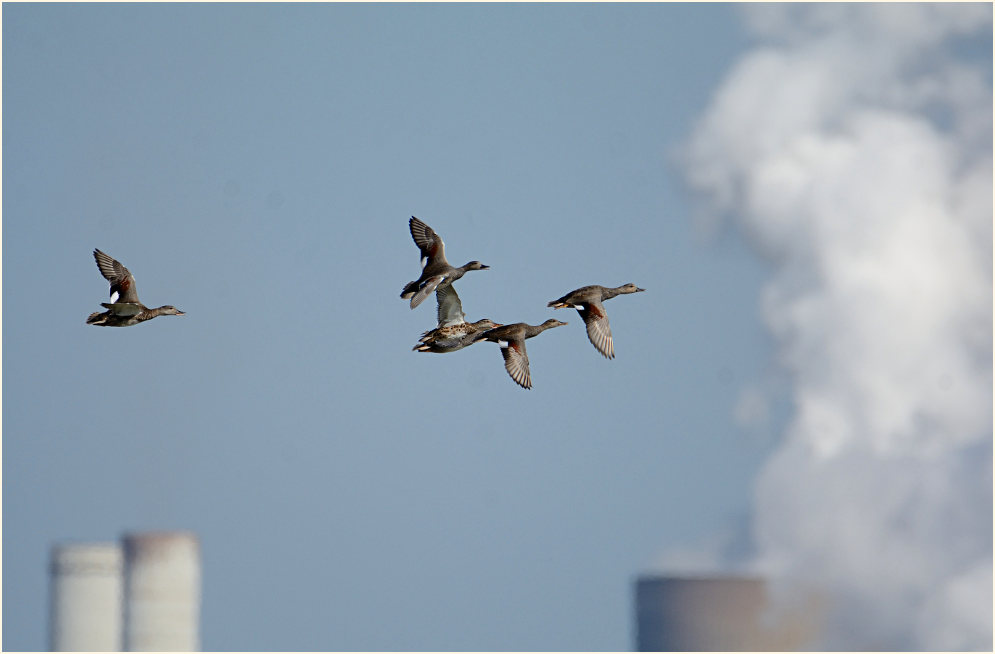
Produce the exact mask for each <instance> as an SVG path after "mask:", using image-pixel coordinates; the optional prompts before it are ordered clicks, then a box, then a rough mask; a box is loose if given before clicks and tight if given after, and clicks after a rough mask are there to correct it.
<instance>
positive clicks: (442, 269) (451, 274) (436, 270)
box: [401, 216, 490, 309]
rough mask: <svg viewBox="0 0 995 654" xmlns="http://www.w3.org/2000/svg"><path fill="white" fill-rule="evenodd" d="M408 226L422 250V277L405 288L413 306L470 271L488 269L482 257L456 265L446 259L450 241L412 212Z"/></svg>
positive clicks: (412, 236) (416, 243) (402, 294)
mask: <svg viewBox="0 0 995 654" xmlns="http://www.w3.org/2000/svg"><path fill="white" fill-rule="evenodd" d="M408 228H409V229H410V230H411V238H412V239H413V240H414V242H415V245H417V246H418V249H419V250H420V251H421V262H422V272H421V277H419V278H418V279H416V280H415V281H413V282H408V283H407V285H405V287H404V289H403V290H402V291H401V298H402V299H405V300H408V299H410V300H411V308H412V309H414V308H415V307H417V306H418V305H419V304H421V303H422V302H423V301H424V300H425V298H427V297H428V296H429V295H431V294H432V292H433V291H435V290H437V289H439V288H445V287H446V286H449V285H450V284H452V283H453V282H455V281H456V280H457V279H459V278H460V277H462V276H463V275H465V274H466V273H467V272H468V271H470V270H487V269H488V268H489V267H490V266H485V265H484V264H482V263H480V262H479V261H471V262H469V263H467V264H464V265H462V266H460V267H459V268H455V267H453V266H451V265H450V264H449V262H448V261H446V244H445V243H443V242H442V238H441V237H439V235H438V234H436V233H435V231H434V230H433V229H432V228H431V227H429V226H428V225H426V224H425V223H423V222H422V221H420V220H418V219H417V218H415V217H414V216H411V220H409V221H408Z"/></svg>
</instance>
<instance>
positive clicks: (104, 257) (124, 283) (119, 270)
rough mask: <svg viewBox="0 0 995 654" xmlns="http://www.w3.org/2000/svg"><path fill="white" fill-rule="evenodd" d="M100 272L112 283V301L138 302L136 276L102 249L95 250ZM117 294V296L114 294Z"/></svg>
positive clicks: (94, 256)
mask: <svg viewBox="0 0 995 654" xmlns="http://www.w3.org/2000/svg"><path fill="white" fill-rule="evenodd" d="M93 258H94V260H95V261H96V262H97V268H98V269H99V270H100V274H101V275H103V276H104V279H106V280H107V281H108V282H110V284H111V290H110V296H111V301H112V302H115V303H116V302H125V303H135V304H137V303H138V289H137V288H135V276H134V275H132V274H131V273H130V272H129V271H128V269H127V268H125V267H124V266H123V265H122V264H121V262H120V261H118V260H117V259H115V258H114V257H112V256H110V255H108V254H104V253H103V252H101V251H100V250H96V249H95V250H94V251H93ZM115 293H116V294H117V298H115V297H114V294H115Z"/></svg>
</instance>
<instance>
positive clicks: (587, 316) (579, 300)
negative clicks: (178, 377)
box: [86, 216, 644, 389]
mask: <svg viewBox="0 0 995 654" xmlns="http://www.w3.org/2000/svg"><path fill="white" fill-rule="evenodd" d="M408 227H409V229H410V230H411V238H412V239H413V240H414V242H415V245H417V246H418V249H419V251H420V252H421V262H422V273H421V276H420V277H419V278H418V279H416V280H415V281H413V282H408V284H406V285H405V286H404V289H403V290H402V291H401V297H402V298H403V299H405V300H410V303H411V308H412V309H414V308H415V307H417V306H418V305H419V304H421V303H422V302H424V301H425V298H427V297H428V296H429V295H431V294H432V293H433V292H434V293H435V297H436V301H437V302H438V314H437V318H438V323H439V324H438V327H436V328H435V329H430V330H429V331H427V332H425V333H424V334H422V336H421V339H420V340H419V341H418V344H417V345H415V347H414V348H413V349H414V350H415V351H418V352H435V353H437V354H445V353H448V352H456V351H457V350H462V349H463V348H465V347H468V346H470V345H473V344H474V343H477V342H478V341H490V342H492V343H497V344H498V345H499V346H500V347H501V355H502V356H503V357H504V367H505V370H507V371H508V375H509V376H511V378H512V379H513V380H514V381H515V383H516V384H518V385H519V386H521V387H522V388H525V389H530V388H532V376H531V374H530V373H529V356H528V353H527V352H526V350H525V341H526V339H529V338H532V337H534V336H538V335H539V334H541V333H543V332H544V331H546V330H547V329H552V328H553V327H560V326H562V325H565V324H567V323H565V322H561V321H559V320H556V319H555V318H550V319H549V320H547V321H546V322H544V323H542V324H541V325H529V324H527V323H524V322H516V323H514V324H510V325H505V324H501V323H497V322H494V321H493V320H491V319H490V318H484V319H483V320H478V321H476V322H467V321H466V314H465V313H463V304H462V302H460V298H459V295H457V294H456V288H455V287H454V286H453V282H455V281H456V280H458V279H459V278H460V277H462V276H463V275H465V274H466V273H467V272H469V271H471V270H487V269H488V268H489V266H485V265H484V264H482V263H480V262H479V261H471V262H469V263H467V264H464V265H462V266H459V267H454V266H452V265H450V263H449V262H448V261H447V260H446V245H445V243H443V242H442V238H440V237H439V235H438V234H436V233H435V230H433V229H432V228H431V227H429V226H428V225H426V224H425V223H423V222H422V221H420V220H418V219H417V218H415V217H414V216H412V217H411V220H410V221H408ZM93 258H94V260H95V261H96V262H97V268H98V269H99V270H100V274H101V275H103V276H104V279H106V280H107V281H108V282H109V283H110V287H111V288H110V298H111V301H110V302H101V303H100V306H102V307H104V308H105V309H106V311H103V312H100V311H97V312H94V313H91V314H90V316H89V317H88V318H87V319H86V324H88V325H97V326H100V327H130V326H131V325H137V324H138V323H141V322H145V321H146V320H151V319H153V318H156V317H158V316H182V315H185V314H184V313H183V312H182V311H180V310H179V309H177V308H176V307H174V306H172V305H169V304H167V305H164V306H161V307H156V308H149V307H147V306H145V305H144V304H142V303H141V301H139V299H138V291H137V289H136V287H135V277H134V275H132V274H131V272H129V271H128V269H127V268H125V267H124V266H123V265H122V264H121V262H120V261H118V260H117V259H114V258H113V257H111V256H109V255H107V254H105V253H103V252H101V251H100V250H94V251H93ZM643 290H644V289H641V288H637V287H636V285H635V284H625V285H623V286H618V287H615V288H608V287H605V286H596V285H595V286H583V287H581V288H578V289H577V290H574V291H571V292H569V293H567V294H566V295H564V296H563V297H561V298H560V299H558V300H553V301H552V302H550V303H549V304H548V305H547V306H549V307H552V308H554V309H570V308H574V309H576V310H577V312H578V313H579V314H580V317H581V318H582V319H583V320H584V324H585V325H586V326H587V337H588V339H589V340H590V341H591V344H592V345H594V347H595V348H596V349H597V350H598V352H600V353H601V354H602V355H603V356H604V357H605V358H607V359H613V358H615V345H614V342H613V341H612V332H611V327H610V325H609V324H608V314H607V313H605V307H604V305H603V304H602V303H603V302H604V301H605V300H610V299H611V298H613V297H616V296H618V295H622V294H624V293H638V292H640V291H643Z"/></svg>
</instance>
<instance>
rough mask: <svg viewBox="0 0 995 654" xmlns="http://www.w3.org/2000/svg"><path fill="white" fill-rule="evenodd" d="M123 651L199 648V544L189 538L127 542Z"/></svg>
mask: <svg viewBox="0 0 995 654" xmlns="http://www.w3.org/2000/svg"><path fill="white" fill-rule="evenodd" d="M124 573H125V574H124V606H125V611H124V647H125V649H126V650H127V651H131V652H136V651H146V652H147V651H153V652H155V651H159V652H164V651H186V652H192V651H197V650H198V649H199V648H200V635H199V632H200V544H199V543H198V541H197V537H196V536H195V535H194V534H192V533H189V532H176V531H163V532H146V533H133V534H126V535H125V536H124Z"/></svg>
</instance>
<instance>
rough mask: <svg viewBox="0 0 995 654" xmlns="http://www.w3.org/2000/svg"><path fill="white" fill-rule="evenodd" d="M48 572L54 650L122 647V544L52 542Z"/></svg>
mask: <svg viewBox="0 0 995 654" xmlns="http://www.w3.org/2000/svg"><path fill="white" fill-rule="evenodd" d="M50 572H51V591H50V592H51V595H50V601H51V608H50V615H49V620H50V623H49V647H51V649H52V651H53V652H119V651H121V625H122V616H121V610H122V598H121V595H122V588H123V583H122V555H121V547H120V545H118V544H117V543H75V544H63V545H56V546H55V547H53V548H52V560H51V569H50Z"/></svg>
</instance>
